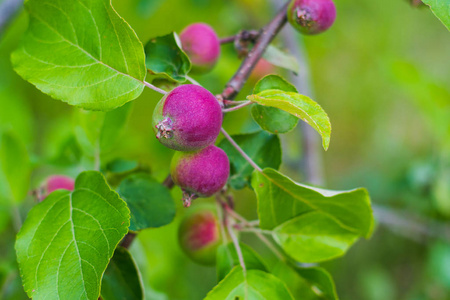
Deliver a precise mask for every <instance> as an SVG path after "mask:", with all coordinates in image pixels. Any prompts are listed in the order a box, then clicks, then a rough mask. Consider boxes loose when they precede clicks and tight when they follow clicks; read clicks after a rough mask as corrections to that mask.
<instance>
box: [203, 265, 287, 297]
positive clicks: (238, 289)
mask: <svg viewBox="0 0 450 300" xmlns="http://www.w3.org/2000/svg"><path fill="white" fill-rule="evenodd" d="M246 275H247V276H245V275H244V272H243V270H242V268H241V267H234V268H233V270H231V272H230V273H229V274H228V275H227V276H226V277H225V278H224V279H223V280H222V281H220V282H219V284H218V285H217V286H216V287H214V289H213V290H212V291H210V292H209V293H208V295H207V296H206V298H205V300H236V299H242V300H244V299H246V300H289V299H292V300H293V299H294V298H293V297H292V295H291V294H290V293H289V291H288V289H287V288H286V285H285V284H284V283H283V282H282V281H281V280H280V279H278V278H276V277H275V276H273V275H272V274H269V273H266V272H263V271H260V270H247V272H246Z"/></svg>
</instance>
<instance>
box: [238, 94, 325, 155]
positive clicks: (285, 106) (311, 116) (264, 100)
mask: <svg viewBox="0 0 450 300" xmlns="http://www.w3.org/2000/svg"><path fill="white" fill-rule="evenodd" d="M247 99H248V100H250V101H253V102H256V103H258V104H261V105H264V106H270V107H276V108H279V109H282V110H284V111H287V112H289V113H291V114H292V115H294V116H296V117H298V118H300V119H302V120H303V121H305V122H306V123H308V124H309V125H311V126H312V127H313V128H314V129H315V130H316V131H317V132H319V133H320V135H321V136H322V144H323V148H324V149H325V150H327V149H328V146H329V144H330V134H331V124H330V119H329V118H328V115H327V114H326V112H325V111H324V110H323V109H322V107H320V105H319V104H317V103H316V102H314V101H313V100H311V99H310V98H308V97H307V96H304V95H301V94H297V93H293V92H285V91H282V90H265V91H262V92H260V93H258V94H255V95H250V96H247Z"/></svg>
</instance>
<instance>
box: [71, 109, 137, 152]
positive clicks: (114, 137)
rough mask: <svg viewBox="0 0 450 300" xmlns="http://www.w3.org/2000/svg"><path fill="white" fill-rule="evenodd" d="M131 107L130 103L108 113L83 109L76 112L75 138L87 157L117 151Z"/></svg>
mask: <svg viewBox="0 0 450 300" xmlns="http://www.w3.org/2000/svg"><path fill="white" fill-rule="evenodd" d="M131 107H132V103H129V104H126V105H124V106H122V107H119V108H116V109H114V110H112V111H109V112H106V113H104V112H98V111H86V110H81V109H80V110H76V111H75V112H74V123H75V124H74V126H75V136H76V138H77V141H78V143H79V145H80V147H81V148H82V149H83V152H84V154H85V155H87V156H91V157H93V156H95V155H97V153H99V154H104V153H107V152H109V151H112V150H114V149H115V146H116V143H117V142H118V140H119V137H120V133H121V130H122V129H123V127H125V124H126V122H127V120H128V116H129V114H130V112H131Z"/></svg>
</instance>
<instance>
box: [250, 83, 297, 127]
mask: <svg viewBox="0 0 450 300" xmlns="http://www.w3.org/2000/svg"><path fill="white" fill-rule="evenodd" d="M265 90H282V91H285V92H293V93H297V89H296V88H295V86H293V85H292V84H290V83H289V82H287V81H286V80H284V79H283V78H282V77H280V76H278V75H267V76H265V77H264V78H262V79H261V80H260V81H258V82H257V83H256V85H255V88H254V89H253V94H258V93H260V92H262V91H265ZM252 117H253V119H254V120H255V122H256V123H258V124H259V126H261V128H262V129H264V130H266V131H268V132H270V133H274V134H278V133H286V132H289V131H291V130H292V129H294V128H295V126H297V123H298V118H297V117H296V116H294V115H291V114H290V113H288V112H287V111H284V110H281V109H278V108H275V107H269V106H262V105H253V106H252Z"/></svg>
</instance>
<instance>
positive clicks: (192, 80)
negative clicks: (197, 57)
mask: <svg viewBox="0 0 450 300" xmlns="http://www.w3.org/2000/svg"><path fill="white" fill-rule="evenodd" d="M186 79H187V80H189V81H190V82H191V83H193V84H195V85H198V86H202V85H201V84H200V83H199V82H198V81H197V80H195V79H194V78H192V77H191V76H188V75H186Z"/></svg>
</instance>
